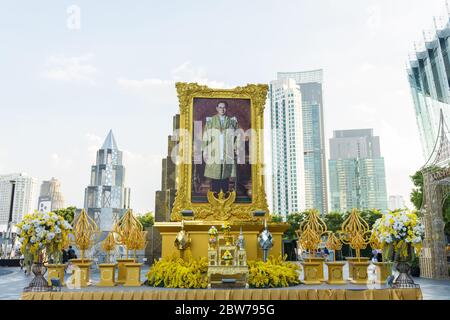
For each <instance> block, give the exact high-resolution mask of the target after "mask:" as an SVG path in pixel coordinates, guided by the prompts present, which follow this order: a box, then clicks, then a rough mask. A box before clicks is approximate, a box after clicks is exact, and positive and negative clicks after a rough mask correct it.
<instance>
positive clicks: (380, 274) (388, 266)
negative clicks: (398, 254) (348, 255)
mask: <svg viewBox="0 0 450 320" xmlns="http://www.w3.org/2000/svg"><path fill="white" fill-rule="evenodd" d="M374 265H375V266H376V267H377V271H376V272H377V280H376V282H377V283H378V284H384V283H386V281H387V278H388V277H389V276H390V275H391V274H392V263H390V262H376V263H374Z"/></svg>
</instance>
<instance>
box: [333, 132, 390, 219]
mask: <svg viewBox="0 0 450 320" xmlns="http://www.w3.org/2000/svg"><path fill="white" fill-rule="evenodd" d="M329 170H330V194H331V210H332V211H336V212H347V211H350V210H352V209H354V208H356V209H360V210H365V209H379V210H382V211H386V210H387V194H386V174H385V168H384V158H382V157H381V152H380V138H379V137H376V136H374V135H373V129H361V130H342V131H334V137H333V138H332V139H330V160H329Z"/></svg>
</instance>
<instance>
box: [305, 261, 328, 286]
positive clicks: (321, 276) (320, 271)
mask: <svg viewBox="0 0 450 320" xmlns="http://www.w3.org/2000/svg"><path fill="white" fill-rule="evenodd" d="M307 261H310V262H317V263H319V280H320V281H322V282H325V281H326V279H325V275H324V273H323V264H324V261H325V258H319V257H317V258H315V257H314V258H308V259H307Z"/></svg>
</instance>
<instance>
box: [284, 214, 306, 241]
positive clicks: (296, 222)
mask: <svg viewBox="0 0 450 320" xmlns="http://www.w3.org/2000/svg"><path fill="white" fill-rule="evenodd" d="M305 218H306V213H304V212H299V213H292V214H290V215H288V216H287V219H286V222H287V223H288V224H289V229H288V230H287V231H286V232H285V234H284V237H285V238H286V239H288V240H293V239H295V238H297V236H296V234H295V231H296V230H298V229H299V227H300V223H302V221H303V220H305Z"/></svg>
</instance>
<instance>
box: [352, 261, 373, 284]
mask: <svg viewBox="0 0 450 320" xmlns="http://www.w3.org/2000/svg"><path fill="white" fill-rule="evenodd" d="M349 265H350V266H352V269H353V277H352V280H350V282H351V283H353V284H367V283H368V280H369V279H368V274H367V268H368V267H369V265H370V262H369V261H361V262H357V261H355V262H349Z"/></svg>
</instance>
